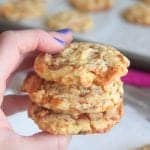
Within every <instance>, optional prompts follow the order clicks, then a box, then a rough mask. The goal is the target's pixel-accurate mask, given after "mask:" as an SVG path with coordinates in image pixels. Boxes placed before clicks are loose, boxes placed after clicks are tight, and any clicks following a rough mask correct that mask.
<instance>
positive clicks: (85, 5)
mask: <svg viewBox="0 0 150 150" xmlns="http://www.w3.org/2000/svg"><path fill="white" fill-rule="evenodd" d="M115 1H116V0H70V3H71V4H72V5H73V6H74V7H75V8H77V9H79V10H81V11H99V10H106V9H110V8H111V7H112V6H113V4H114V3H115Z"/></svg>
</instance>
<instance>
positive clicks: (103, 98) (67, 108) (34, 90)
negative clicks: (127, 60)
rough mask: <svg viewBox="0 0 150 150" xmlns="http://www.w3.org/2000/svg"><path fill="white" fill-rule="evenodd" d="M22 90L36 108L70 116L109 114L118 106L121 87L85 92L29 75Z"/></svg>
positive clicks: (99, 88) (117, 83)
mask: <svg viewBox="0 0 150 150" xmlns="http://www.w3.org/2000/svg"><path fill="white" fill-rule="evenodd" d="M23 89H24V91H26V92H28V94H29V97H30V99H31V101H32V102H34V103H36V104H37V105H39V106H42V107H45V108H47V109H51V110H53V111H54V112H59V113H60V112H62V113H67V114H70V115H72V116H78V115H79V114H81V113H99V112H104V111H106V110H110V109H112V108H113V107H115V105H117V104H118V103H121V101H122V97H123V85H122V82H121V81H120V80H119V79H118V80H115V81H113V82H112V83H110V84H109V85H106V86H96V85H92V86H91V87H90V88H84V87H81V86H70V87H68V86H64V85H59V84H57V83H55V82H50V81H49V82H48V81H44V80H43V79H41V78H40V77H38V76H37V75H36V74H31V75H29V76H28V77H27V78H26V80H25V81H24V85H23Z"/></svg>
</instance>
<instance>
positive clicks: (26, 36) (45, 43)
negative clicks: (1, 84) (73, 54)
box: [0, 30, 72, 80]
mask: <svg viewBox="0 0 150 150" xmlns="http://www.w3.org/2000/svg"><path fill="white" fill-rule="evenodd" d="M71 40H72V34H71V32H69V30H68V32H66V33H60V32H49V33H48V32H45V31H43V30H22V31H6V32H4V33H2V34H1V35H0V49H1V51H0V60H1V61H0V72H1V75H0V76H1V78H2V79H5V80H6V79H7V78H8V76H9V75H10V73H11V72H13V71H14V70H15V69H16V67H17V66H18V65H19V64H20V63H21V61H22V59H23V58H24V56H25V55H26V54H27V53H29V52H31V51H34V50H36V49H38V50H40V51H43V52H49V53H56V52H58V51H60V50H62V49H63V48H64V47H65V46H66V44H68V43H70V41H71Z"/></svg>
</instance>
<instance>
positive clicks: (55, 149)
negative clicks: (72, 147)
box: [24, 132, 70, 150]
mask: <svg viewBox="0 0 150 150" xmlns="http://www.w3.org/2000/svg"><path fill="white" fill-rule="evenodd" d="M24 139H25V142H26V145H27V146H28V147H27V149H30V148H34V149H37V150H41V149H45V150H67V147H68V144H69V141H70V137H69V136H68V137H66V136H55V135H50V134H47V133H43V132H42V133H39V134H35V135H33V136H31V137H25V138H24Z"/></svg>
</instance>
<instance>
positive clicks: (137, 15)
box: [123, 3, 150, 26]
mask: <svg viewBox="0 0 150 150" xmlns="http://www.w3.org/2000/svg"><path fill="white" fill-rule="evenodd" d="M123 16H124V18H125V19H126V20H127V21H129V22H132V23H136V24H141V25H147V26H149V25H150V5H147V4H145V3H138V4H135V5H133V6H131V7H129V8H127V9H126V10H125V12H124V13H123Z"/></svg>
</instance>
